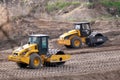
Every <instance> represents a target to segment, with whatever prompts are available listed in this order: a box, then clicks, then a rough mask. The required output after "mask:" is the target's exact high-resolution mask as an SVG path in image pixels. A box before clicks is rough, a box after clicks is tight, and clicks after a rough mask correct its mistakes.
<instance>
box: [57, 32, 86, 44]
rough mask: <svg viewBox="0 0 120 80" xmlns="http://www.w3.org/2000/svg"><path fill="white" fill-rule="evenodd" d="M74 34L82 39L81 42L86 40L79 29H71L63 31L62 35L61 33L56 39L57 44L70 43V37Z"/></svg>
mask: <svg viewBox="0 0 120 80" xmlns="http://www.w3.org/2000/svg"><path fill="white" fill-rule="evenodd" d="M74 36H79V37H80V38H81V40H82V43H85V42H86V37H81V34H80V31H79V30H71V31H69V32H67V33H64V34H63V35H61V36H60V37H59V39H58V44H61V45H71V39H72V38H73V37H74ZM66 37H68V38H66Z"/></svg>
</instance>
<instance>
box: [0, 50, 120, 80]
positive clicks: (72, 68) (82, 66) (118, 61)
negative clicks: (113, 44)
mask: <svg viewBox="0 0 120 80" xmlns="http://www.w3.org/2000/svg"><path fill="white" fill-rule="evenodd" d="M119 65H120V50H118V51H105V52H97V53H90V54H76V55H72V59H71V60H70V61H67V62H66V63H65V65H63V66H59V67H42V68H41V69H36V70H35V69H34V70H33V69H19V68H18V67H17V66H16V64H15V63H14V62H1V66H0V70H2V72H1V73H0V80H3V79H4V80H6V79H10V80H11V79H13V78H15V79H20V80H22V79H26V80H27V79H35V78H44V77H55V76H70V75H71V76H72V75H85V74H91V73H102V72H107V71H113V70H120V66H119ZM4 72H5V73H4ZM11 75H12V76H11ZM6 76H7V77H6Z"/></svg>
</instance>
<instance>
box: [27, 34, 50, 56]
mask: <svg viewBox="0 0 120 80" xmlns="http://www.w3.org/2000/svg"><path fill="white" fill-rule="evenodd" d="M48 38H49V36H48V35H45V34H35V35H30V36H29V44H37V46H38V50H39V54H40V55H41V54H45V55H46V54H47V52H48Z"/></svg>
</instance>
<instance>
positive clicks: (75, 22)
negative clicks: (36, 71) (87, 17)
mask: <svg viewBox="0 0 120 80" xmlns="http://www.w3.org/2000/svg"><path fill="white" fill-rule="evenodd" d="M74 24H75V25H76V24H90V23H89V22H74Z"/></svg>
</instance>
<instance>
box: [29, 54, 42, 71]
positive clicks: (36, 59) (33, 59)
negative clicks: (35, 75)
mask: <svg viewBox="0 0 120 80" xmlns="http://www.w3.org/2000/svg"><path fill="white" fill-rule="evenodd" d="M41 65H42V60H41V58H40V56H39V55H38V54H35V53H33V54H31V55H30V63H29V67H30V68H31V69H39V68H41Z"/></svg>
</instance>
